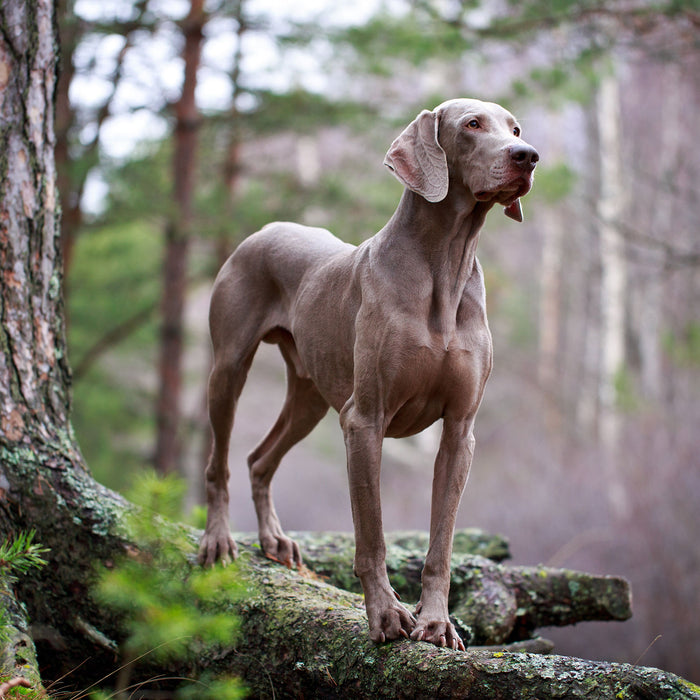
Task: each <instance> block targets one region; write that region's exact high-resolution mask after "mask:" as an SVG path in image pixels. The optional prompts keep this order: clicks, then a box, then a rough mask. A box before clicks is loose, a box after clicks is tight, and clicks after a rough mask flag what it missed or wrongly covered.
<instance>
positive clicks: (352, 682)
mask: <svg viewBox="0 0 700 700" xmlns="http://www.w3.org/2000/svg"><path fill="white" fill-rule="evenodd" d="M241 549H242V564H241V565H242V570H243V571H245V572H246V575H247V576H249V579H250V582H251V584H252V589H251V590H252V595H251V597H249V598H248V599H247V600H245V601H242V602H240V603H233V604H232V605H231V610H232V612H236V613H237V614H239V615H240V617H241V620H242V635H241V642H240V643H239V645H238V646H237V648H236V649H235V650H233V649H229V650H222V651H221V654H220V655H219V656H216V655H213V656H212V657H211V658H209V659H208V660H207V668H209V669H210V670H216V671H218V672H228V673H230V672H231V671H235V672H236V673H237V674H238V675H240V676H241V677H242V678H243V679H244V680H245V682H246V683H247V684H248V686H249V689H250V692H251V694H252V695H253V696H254V697H259V698H272V697H275V698H286V697H316V698H347V697H353V698H426V697H430V698H456V697H459V698H475V699H478V700H490V699H492V698H493V699H506V698H507V699H508V700H511V699H512V698H527V697H530V698H548V697H566V698H584V697H585V698H592V697H598V698H608V697H609V698H616V697H617V698H639V697H650V698H651V697H659V698H667V699H669V700H679V699H681V698H683V699H688V700H690V699H691V698H693V699H695V700H698V699H699V698H700V688H698V687H697V686H694V685H693V684H691V683H688V682H687V681H684V680H683V679H680V678H678V677H676V676H674V675H673V674H669V673H666V672H664V671H660V670H657V669H652V668H645V667H637V666H631V665H628V664H617V663H605V662H598V661H595V662H594V661H586V660H583V659H575V658H570V657H564V656H556V655H550V656H542V655H538V654H531V653H513V652H510V651H504V650H488V649H468V650H467V651H466V652H457V651H453V650H451V649H439V648H437V647H435V646H433V645H430V644H425V643H423V642H412V641H400V642H390V643H387V644H382V645H375V644H373V643H372V642H371V641H370V640H369V637H368V628H367V621H366V617H365V613H364V608H363V604H362V597H361V596H360V595H358V594H355V593H350V592H348V591H344V590H341V589H339V588H337V587H335V586H332V585H331V584H329V583H327V582H325V581H323V580H319V579H318V577H316V576H315V575H313V574H306V575H304V574H303V573H299V572H297V571H290V570H287V569H285V568H284V567H282V566H280V565H279V564H274V563H273V562H269V561H268V560H266V559H264V557H262V555H261V554H260V553H259V551H258V550H256V549H254V548H252V547H249V546H243V547H242V548H241Z"/></svg>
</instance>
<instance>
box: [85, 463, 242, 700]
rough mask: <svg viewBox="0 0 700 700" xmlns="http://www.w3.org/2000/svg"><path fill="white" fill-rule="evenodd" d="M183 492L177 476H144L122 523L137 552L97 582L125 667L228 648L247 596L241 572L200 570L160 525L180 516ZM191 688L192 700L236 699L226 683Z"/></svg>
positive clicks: (175, 532) (174, 530) (169, 528)
mask: <svg viewBox="0 0 700 700" xmlns="http://www.w3.org/2000/svg"><path fill="white" fill-rule="evenodd" d="M184 492H185V484H184V483H183V482H182V481H181V480H180V479H179V478H177V477H175V476H168V477H165V478H162V479H161V478H159V477H157V476H156V475H155V474H154V473H152V472H149V473H145V474H143V475H141V476H140V477H139V478H138V479H137V480H136V483H135V485H134V487H133V489H132V491H131V493H129V494H128V495H129V498H130V500H132V501H133V502H134V503H135V504H137V505H138V506H139V507H138V508H137V509H136V510H135V511H134V513H133V514H132V515H131V516H130V517H129V519H128V522H127V529H128V533H129V537H130V538H131V539H132V540H133V541H134V542H136V543H137V545H138V550H137V551H131V552H129V553H128V554H127V555H125V556H124V557H123V558H122V559H121V560H120V561H118V562H116V564H115V565H114V567H113V568H111V569H105V570H103V571H102V573H101V574H100V577H99V582H98V584H97V589H96V597H97V599H98V600H99V601H100V602H101V603H102V604H103V605H106V606H108V607H110V608H112V609H113V610H115V611H117V612H118V613H120V614H121V615H122V616H123V617H124V620H125V622H124V625H125V630H126V638H125V640H124V641H123V643H122V650H123V652H124V655H125V658H126V659H127V661H129V662H130V661H133V660H136V659H138V658H140V657H142V656H148V658H149V661H151V660H155V661H156V662H158V661H166V660H169V659H180V660H185V661H186V660H188V659H192V658H195V657H196V656H198V655H201V654H202V653H204V651H205V650H206V649H209V648H211V647H212V646H215V645H220V646H230V645H232V644H234V643H235V640H236V636H237V635H238V631H239V621H238V619H237V617H236V616H235V614H234V613H233V612H232V610H233V604H234V603H235V602H236V601H237V600H238V599H240V597H241V596H243V595H244V594H245V592H246V584H245V581H244V580H243V578H242V575H241V572H240V569H239V568H238V567H237V566H236V565H235V564H234V565H229V566H227V567H223V566H217V567H214V568H213V569H208V570H205V569H202V568H201V567H199V566H198V565H197V564H196V563H193V561H192V557H190V556H188V555H187V554H186V553H187V552H191V551H192V543H191V541H190V540H189V538H188V534H187V532H186V531H185V530H183V529H181V528H178V527H177V526H175V525H173V524H172V523H170V522H169V521H168V520H166V519H164V516H165V517H166V518H173V517H175V518H177V517H179V515H180V514H181V512H182V498H183V495H184ZM196 688H197V693H198V694H196V695H195V696H196V697H202V698H205V697H224V698H228V697H231V698H233V697H241V695H240V685H239V684H238V683H237V682H233V681H230V680H222V679H217V680H212V681H211V682H207V683H204V682H197V685H196ZM217 692H218V693H220V695H216V694H215V693H217ZM183 693H184V691H183ZM182 697H192V695H191V694H190V695H188V694H187V693H184V694H183V695H182Z"/></svg>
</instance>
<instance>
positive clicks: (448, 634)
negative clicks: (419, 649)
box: [411, 617, 465, 651]
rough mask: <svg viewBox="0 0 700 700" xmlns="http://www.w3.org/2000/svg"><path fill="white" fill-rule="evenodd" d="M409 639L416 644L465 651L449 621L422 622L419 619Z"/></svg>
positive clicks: (460, 639)
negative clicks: (428, 644)
mask: <svg viewBox="0 0 700 700" xmlns="http://www.w3.org/2000/svg"><path fill="white" fill-rule="evenodd" d="M411 639H414V640H416V641H417V642H430V643H431V644H435V646H438V647H448V648H450V649H454V650H459V651H465V646H464V642H463V641H462V638H461V637H460V636H459V634H457V630H456V629H455V626H454V625H453V624H452V623H451V622H450V621H449V620H444V621H443V620H431V621H423V620H421V619H420V617H419V618H418V624H417V625H416V628H415V629H414V630H413V632H412V633H411Z"/></svg>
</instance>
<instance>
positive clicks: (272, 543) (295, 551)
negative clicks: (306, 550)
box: [260, 533, 301, 569]
mask: <svg viewBox="0 0 700 700" xmlns="http://www.w3.org/2000/svg"><path fill="white" fill-rule="evenodd" d="M260 546H261V547H262V550H263V552H264V553H265V556H266V557H267V558H268V559H272V561H276V562H278V563H280V564H284V565H285V566H286V567H287V568H288V569H298V568H300V567H301V550H300V549H299V545H298V544H297V543H296V542H295V541H294V540H293V539H292V538H291V537H287V535H285V534H284V533H281V534H276V535H267V536H261V537H260Z"/></svg>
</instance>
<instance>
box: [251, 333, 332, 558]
mask: <svg viewBox="0 0 700 700" xmlns="http://www.w3.org/2000/svg"><path fill="white" fill-rule="evenodd" d="M266 340H270V342H276V343H278V344H279V347H280V351H281V352H282V356H283V357H284V360H285V362H286V364H287V396H286V399H285V402H284V405H283V406H282V411H281V413H280V415H279V418H278V419H277V422H276V423H275V424H274V425H273V426H272V428H271V429H270V432H269V433H268V434H267V435H266V436H265V438H264V439H263V440H262V442H261V443H260V444H259V445H258V446H257V447H256V448H255V449H254V450H253V451H252V452H251V453H250V455H249V456H248V467H249V469H250V483H251V488H252V492H253V501H254V503H255V511H256V513H257V516H258V531H259V536H260V545H261V546H262V549H263V551H264V552H265V555H266V556H267V557H269V558H270V559H274V560H275V561H279V562H281V563H283V564H285V565H287V566H288V567H290V568H291V567H292V566H300V565H301V554H300V551H299V546H298V545H297V543H296V542H294V541H293V540H292V539H290V538H289V537H287V536H286V535H285V533H284V531H283V530H282V526H281V524H280V521H279V518H278V517H277V513H276V512H275V506H274V503H273V500H272V493H271V490H270V482H271V481H272V477H273V476H274V474H275V472H276V471H277V467H278V466H279V464H280V461H281V460H282V458H283V457H284V455H285V454H286V453H287V452H288V451H289V450H290V449H291V448H292V447H293V446H294V445H295V444H296V443H297V442H299V441H300V440H302V439H303V438H305V437H306V436H307V435H308V434H309V433H310V432H311V431H312V430H313V428H314V427H315V426H316V425H317V424H318V422H319V421H320V420H321V418H323V416H324V415H325V414H326V412H327V411H328V403H326V401H325V400H324V399H323V397H322V396H321V394H320V393H319V391H318V389H317V388H316V385H315V384H314V383H313V381H312V380H311V379H309V378H307V377H304V376H302V372H301V371H300V370H301V368H300V365H299V360H298V356H297V354H296V347H295V346H294V340H293V339H292V336H291V335H290V334H289V333H288V332H287V331H284V330H276V331H275V332H274V335H272V336H271V337H270V338H267V339H266Z"/></svg>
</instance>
